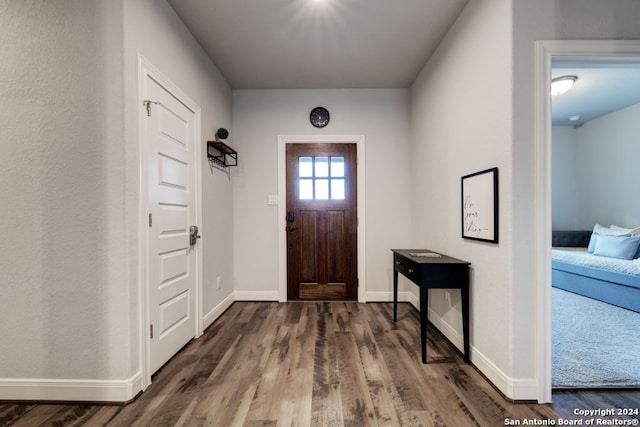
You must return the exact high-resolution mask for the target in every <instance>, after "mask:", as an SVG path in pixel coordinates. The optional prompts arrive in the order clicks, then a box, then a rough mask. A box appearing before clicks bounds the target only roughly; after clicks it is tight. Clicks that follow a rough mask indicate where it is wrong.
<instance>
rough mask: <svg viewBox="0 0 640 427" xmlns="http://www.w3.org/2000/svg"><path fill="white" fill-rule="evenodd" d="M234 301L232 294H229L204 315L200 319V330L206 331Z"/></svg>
mask: <svg viewBox="0 0 640 427" xmlns="http://www.w3.org/2000/svg"><path fill="white" fill-rule="evenodd" d="M234 301H235V298H234V294H233V293H230V294H229V296H228V297H226V298H225V299H224V300H222V302H221V303H220V304H218V305H217V306H215V307H214V308H213V309H212V310H211V311H210V312H208V313H207V314H205V315H204V317H203V318H202V330H203V331H204V330H205V329H207V328H208V327H209V326H211V324H212V323H213V322H215V321H216V319H217V318H218V317H220V316H221V315H222V313H224V312H225V310H226V309H228V308H229V307H231V304H233V302H234Z"/></svg>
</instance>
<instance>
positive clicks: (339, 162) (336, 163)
mask: <svg viewBox="0 0 640 427" xmlns="http://www.w3.org/2000/svg"><path fill="white" fill-rule="evenodd" d="M331 176H333V177H336V178H341V177H343V176H344V157H332V158H331Z"/></svg>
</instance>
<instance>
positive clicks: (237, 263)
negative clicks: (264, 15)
mask: <svg viewBox="0 0 640 427" xmlns="http://www.w3.org/2000/svg"><path fill="white" fill-rule="evenodd" d="M318 105H322V106H324V107H326V108H327V109H328V110H329V112H330V114H331V122H330V123H329V125H328V126H327V127H326V128H323V129H316V128H314V127H312V126H311V124H310V123H309V112H310V111H311V109H312V108H313V107H316V106H318ZM233 129H234V133H232V135H233V138H234V142H235V143H236V147H237V149H238V152H239V154H238V157H239V166H238V167H237V169H235V170H234V171H233V172H232V178H231V179H232V183H233V187H234V222H233V227H234V239H235V243H234V277H235V289H236V295H237V297H239V298H240V299H252V298H254V299H255V298H258V299H264V298H267V299H269V298H270V299H277V298H278V233H279V231H280V230H279V228H278V218H277V212H278V207H277V206H275V205H267V199H268V195H276V194H277V193H278V159H277V141H278V135H346V134H349V135H354V134H357V135H364V136H365V141H366V142H365V145H366V195H365V197H366V257H367V259H366V278H362V277H361V278H360V281H361V282H362V281H363V280H365V279H366V286H367V292H368V293H369V294H370V295H369V299H371V298H383V299H385V300H389V298H390V297H391V291H392V289H393V281H392V270H391V268H392V256H391V252H390V249H391V248H392V247H400V246H407V245H408V244H409V242H410V236H409V212H408V211H407V206H408V205H409V168H408V165H409V151H408V147H409V92H408V90H406V89H355V90H239V91H234V92H233Z"/></svg>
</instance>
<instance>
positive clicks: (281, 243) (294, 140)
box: [277, 135, 367, 303]
mask: <svg viewBox="0 0 640 427" xmlns="http://www.w3.org/2000/svg"><path fill="white" fill-rule="evenodd" d="M314 143H325V144H331V143H334V144H338V143H342V144H344V143H351V144H356V156H357V164H358V171H357V188H358V190H357V191H358V199H357V207H358V208H357V209H358V284H359V286H358V302H360V303H364V302H366V289H367V288H366V286H367V285H366V275H365V271H366V268H365V248H366V246H365V179H364V177H365V169H366V166H365V161H364V159H365V138H364V135H279V136H278V225H277V227H278V299H279V301H280V302H285V301H287V234H286V231H285V227H286V214H287V198H286V195H287V179H286V145H287V144H314Z"/></svg>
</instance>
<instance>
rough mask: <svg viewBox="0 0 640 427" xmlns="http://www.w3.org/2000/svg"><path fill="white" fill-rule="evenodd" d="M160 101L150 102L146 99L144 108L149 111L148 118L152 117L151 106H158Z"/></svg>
mask: <svg viewBox="0 0 640 427" xmlns="http://www.w3.org/2000/svg"><path fill="white" fill-rule="evenodd" d="M157 103H158V101H150V100H148V99H145V100H144V101H142V105H144V108H146V109H147V117H151V104H157Z"/></svg>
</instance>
